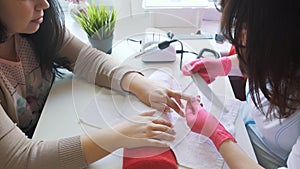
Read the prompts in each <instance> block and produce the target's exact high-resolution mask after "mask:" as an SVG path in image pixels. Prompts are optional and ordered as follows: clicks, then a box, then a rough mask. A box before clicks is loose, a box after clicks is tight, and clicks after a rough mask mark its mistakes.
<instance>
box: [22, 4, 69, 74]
mask: <svg viewBox="0 0 300 169" xmlns="http://www.w3.org/2000/svg"><path fill="white" fill-rule="evenodd" d="M48 3H49V5H50V7H49V8H48V9H46V10H45V14H44V21H43V23H42V24H41V26H40V29H39V30H38V31H37V32H36V33H34V34H30V35H24V36H26V37H27V38H29V39H31V40H32V42H33V44H34V48H35V51H36V54H37V57H38V60H39V62H40V66H41V69H42V73H45V72H47V71H49V70H53V71H54V72H56V73H58V71H57V68H58V67H59V65H64V64H66V63H67V61H66V60H61V59H58V57H57V56H58V51H59V50H60V48H61V46H62V43H63V39H64V33H65V19H64V13H63V11H62V8H61V6H60V4H59V2H58V0H48Z"/></svg>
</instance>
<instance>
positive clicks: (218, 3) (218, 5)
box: [213, 0, 225, 12]
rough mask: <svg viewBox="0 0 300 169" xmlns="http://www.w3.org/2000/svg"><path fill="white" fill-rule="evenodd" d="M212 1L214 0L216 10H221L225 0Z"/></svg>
mask: <svg viewBox="0 0 300 169" xmlns="http://www.w3.org/2000/svg"><path fill="white" fill-rule="evenodd" d="M213 1H214V5H215V8H216V9H217V11H219V12H223V8H224V4H225V0H213Z"/></svg>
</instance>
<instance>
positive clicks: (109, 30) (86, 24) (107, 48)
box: [74, 1, 117, 54]
mask: <svg viewBox="0 0 300 169" xmlns="http://www.w3.org/2000/svg"><path fill="white" fill-rule="evenodd" d="M74 17H75V18H76V20H77V21H78V22H79V24H80V26H81V27H82V28H83V30H84V31H85V32H86V33H87V36H88V39H89V41H90V43H91V45H92V46H93V47H95V48H97V49H99V50H101V51H104V52H106V53H108V54H111V52H112V51H111V49H112V40H113V34H114V29H115V24H116V20H117V12H116V10H115V8H114V7H108V6H105V5H97V4H96V3H95V2H94V1H93V2H91V3H89V5H88V6H87V7H86V8H85V10H84V11H83V12H79V15H75V16H74Z"/></svg>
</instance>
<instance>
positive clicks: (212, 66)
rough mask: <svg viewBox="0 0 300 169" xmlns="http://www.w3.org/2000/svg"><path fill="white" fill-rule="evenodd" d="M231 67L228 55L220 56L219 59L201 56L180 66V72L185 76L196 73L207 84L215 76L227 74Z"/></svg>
mask: <svg viewBox="0 0 300 169" xmlns="http://www.w3.org/2000/svg"><path fill="white" fill-rule="evenodd" d="M187 65H190V66H191V67H188V66H187ZM231 67H232V63H231V60H230V59H229V58H228V57H222V58H220V59H209V58H201V59H196V60H193V61H191V62H190V63H188V64H186V65H184V66H183V67H182V73H183V74H184V75H186V76H190V75H191V74H193V73H198V74H199V75H200V76H201V77H202V78H203V79H204V80H205V81H206V83H208V84H209V83H211V82H213V81H214V80H215V78H216V77H217V76H226V75H228V73H229V72H230V70H231Z"/></svg>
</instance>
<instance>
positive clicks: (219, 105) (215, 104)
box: [186, 64, 226, 118]
mask: <svg viewBox="0 0 300 169" xmlns="http://www.w3.org/2000/svg"><path fill="white" fill-rule="evenodd" d="M186 66H187V68H188V69H190V68H191V65H189V64H187V65H186ZM191 77H192V79H193V81H194V83H195V85H196V86H197V88H198V89H199V90H200V92H201V93H202V94H204V96H205V97H206V98H207V99H208V100H210V101H211V103H212V106H211V107H212V108H211V109H210V113H212V114H213V115H214V116H215V117H217V118H220V117H221V114H222V113H223V111H226V108H225V106H224V103H223V102H222V101H221V100H220V99H219V97H218V96H217V95H216V94H215V93H214V92H213V91H212V90H211V88H210V87H209V86H208V85H207V83H206V82H205V80H204V79H203V78H202V77H201V76H200V75H199V74H198V73H193V74H192V75H191Z"/></svg>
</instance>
